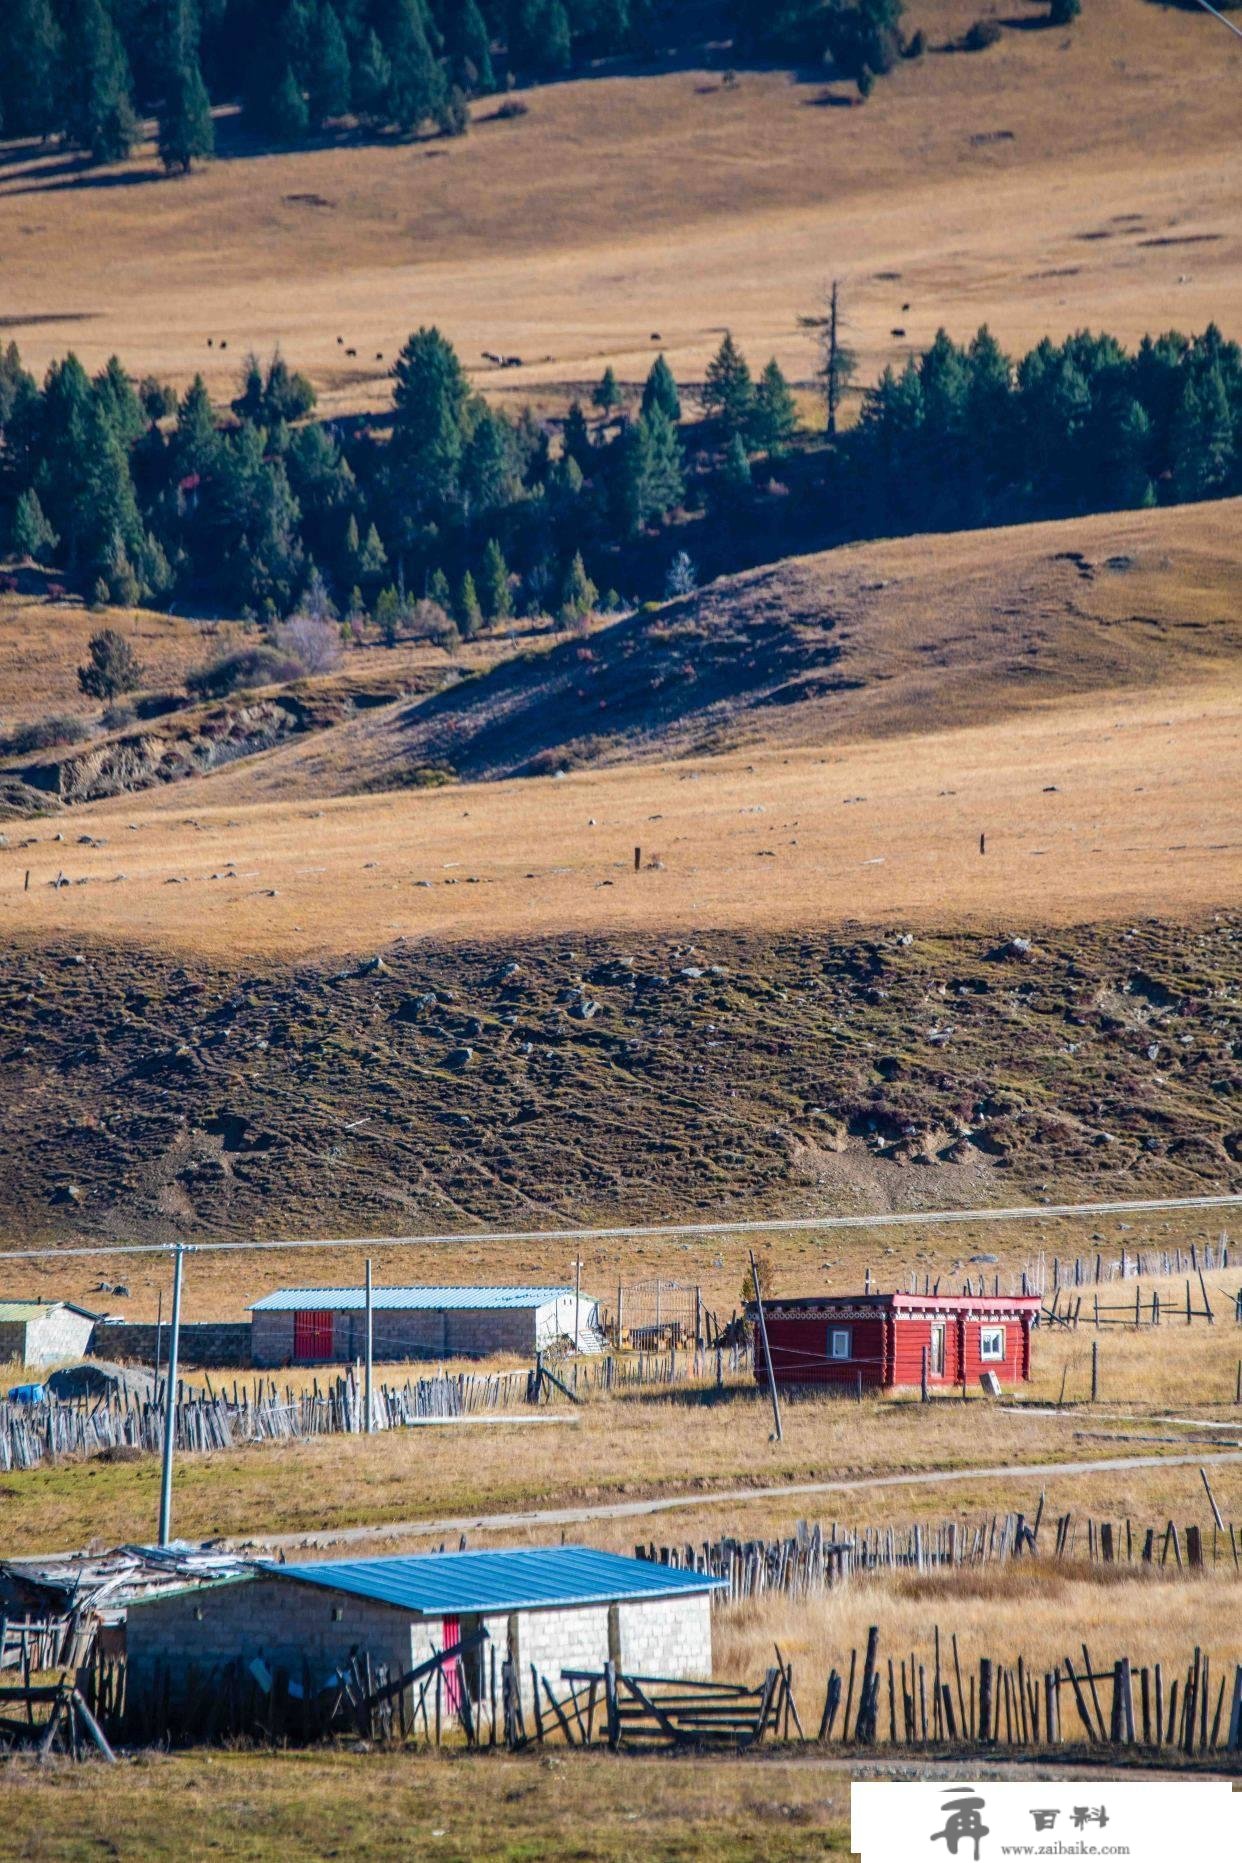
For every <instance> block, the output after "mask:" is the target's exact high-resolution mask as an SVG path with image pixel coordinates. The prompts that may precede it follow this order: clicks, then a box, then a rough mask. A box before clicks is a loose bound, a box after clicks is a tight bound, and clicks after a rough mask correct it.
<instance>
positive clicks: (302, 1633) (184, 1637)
mask: <svg viewBox="0 0 1242 1863" xmlns="http://www.w3.org/2000/svg"><path fill="white" fill-rule="evenodd" d="M335 1613H339V1616H338V1615H335ZM412 1648H413V1639H412V1637H411V1630H410V1616H409V1613H408V1611H400V1610H397V1609H396V1608H395V1607H394V1606H392V1605H388V1604H380V1603H377V1602H376V1601H374V1600H373V1599H369V1598H355V1597H350V1596H348V1595H347V1594H346V1593H344V1592H338V1591H329V1590H327V1589H326V1587H324V1586H321V1585H307V1584H298V1583H297V1582H296V1581H295V1580H291V1579H284V1578H276V1577H271V1578H262V1577H261V1578H254V1579H239V1580H238V1581H236V1582H235V1583H228V1584H223V1585H204V1586H201V1587H199V1588H198V1589H197V1590H195V1591H182V1592H175V1593H172V1594H170V1595H168V1596H166V1597H163V1598H159V1597H157V1598H153V1599H151V1600H150V1601H149V1602H146V1603H142V1604H137V1605H133V1606H131V1608H130V1610H129V1612H128V1615H127V1621H126V1629H125V1653H126V1658H127V1661H128V1665H129V1676H130V1686H131V1687H133V1688H138V1689H142V1688H143V1687H145V1686H148V1685H149V1683H150V1680H151V1678H152V1676H153V1674H154V1671H155V1668H156V1666H157V1664H159V1663H167V1664H169V1665H170V1666H171V1667H172V1669H173V1672H174V1677H175V1674H176V1671H177V1669H178V1668H184V1667H185V1666H187V1665H189V1664H193V1665H194V1667H195V1668H196V1669H197V1670H198V1672H199V1674H200V1676H201V1675H202V1673H203V1672H204V1671H205V1670H208V1669H211V1668H212V1667H214V1666H216V1665H217V1664H223V1663H227V1662H232V1661H233V1660H234V1659H236V1658H238V1657H240V1658H242V1659H243V1660H249V1658H251V1657H253V1656H261V1657H262V1658H263V1660H264V1662H265V1663H266V1664H267V1665H268V1667H269V1668H271V1669H274V1668H276V1667H279V1666H286V1667H288V1668H289V1669H290V1670H291V1671H293V1672H294V1673H296V1674H298V1675H300V1673H301V1668H302V1662H303V1659H304V1658H305V1659H306V1660H307V1661H309V1663H310V1664H311V1668H312V1673H315V1672H317V1671H319V1670H322V1671H323V1673H324V1674H325V1675H326V1674H327V1673H328V1672H329V1671H330V1670H331V1669H333V1668H334V1667H335V1666H336V1665H337V1664H338V1663H340V1662H343V1661H345V1660H347V1659H348V1657H349V1654H350V1651H351V1650H354V1649H357V1650H366V1651H369V1653H370V1655H371V1658H372V1661H373V1662H383V1663H387V1664H389V1666H390V1667H391V1668H393V1669H399V1670H400V1671H401V1672H402V1673H404V1671H405V1670H406V1669H408V1668H410V1667H411V1666H412V1660H413V1658H412ZM315 1679H316V1680H321V1679H322V1677H321V1676H320V1675H319V1674H317V1673H316V1674H315ZM174 1692H175V1683H174Z"/></svg>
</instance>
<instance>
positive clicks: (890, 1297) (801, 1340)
mask: <svg viewBox="0 0 1242 1863" xmlns="http://www.w3.org/2000/svg"><path fill="white" fill-rule="evenodd" d="M1040 1305H1041V1302H1040V1297H1039V1295H1038V1294H998V1295H995V1296H993V1295H980V1294H810V1295H807V1296H805V1297H802V1298H798V1299H793V1300H787V1299H772V1300H765V1301H764V1303H763V1313H764V1319H765V1321H766V1324H767V1333H768V1345H769V1348H770V1350H771V1354H772V1375H773V1377H774V1378H775V1380H776V1383H777V1384H778V1385H812V1386H813V1385H829V1386H831V1385H837V1386H841V1385H844V1386H845V1387H847V1388H848V1389H851V1390H853V1389H857V1388H858V1387H859V1386H860V1385H862V1386H872V1387H876V1386H878V1387H879V1388H881V1389H884V1390H891V1389H893V1388H894V1387H895V1386H900V1385H917V1384H919V1383H920V1382H921V1379H922V1375H923V1354H924V1352H926V1354H927V1381H928V1384H929V1386H931V1387H934V1388H940V1387H943V1386H946V1385H950V1386H952V1385H961V1384H962V1383H963V1382H964V1381H965V1382H967V1383H976V1382H978V1380H979V1379H980V1378H981V1377H982V1376H983V1375H984V1374H985V1373H987V1372H992V1373H994V1374H995V1376H996V1377H997V1379H998V1380H999V1381H1000V1383H1002V1384H1018V1383H1021V1382H1023V1381H1024V1380H1026V1379H1028V1378H1029V1377H1030V1375H1031V1331H1032V1328H1033V1327H1034V1325H1035V1321H1036V1317H1037V1315H1038V1313H1039V1309H1040ZM748 1312H749V1314H750V1316H751V1318H752V1319H755V1318H756V1317H757V1309H756V1307H755V1306H754V1304H753V1303H752V1304H751V1306H750V1307H749V1309H748ZM755 1379H756V1382H757V1383H759V1384H761V1385H763V1386H764V1387H765V1388H766V1387H767V1383H768V1368H767V1365H766V1363H765V1361H764V1354H763V1340H762V1338H761V1337H760V1334H759V1328H758V1326H756V1328H755Z"/></svg>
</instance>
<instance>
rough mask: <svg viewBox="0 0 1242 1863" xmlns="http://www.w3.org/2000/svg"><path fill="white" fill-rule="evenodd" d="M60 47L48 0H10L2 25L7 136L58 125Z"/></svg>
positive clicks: (0, 98)
mask: <svg viewBox="0 0 1242 1863" xmlns="http://www.w3.org/2000/svg"><path fill="white" fill-rule="evenodd" d="M64 49H65V47H64V38H63V36H62V34H61V30H60V27H59V26H58V25H57V22H56V14H55V10H54V9H53V6H52V4H51V0H13V4H12V12H11V16H10V18H9V20H8V22H7V23H6V25H5V28H4V51H5V59H6V61H7V67H8V68H7V70H0V102H3V106H4V121H5V124H6V126H7V132H8V134H9V135H10V136H29V135H35V136H49V135H51V133H52V132H53V130H56V129H58V128H60V127H61V124H62V121H63V116H62V111H63V107H64V96H63V77H64V68H63V58H64Z"/></svg>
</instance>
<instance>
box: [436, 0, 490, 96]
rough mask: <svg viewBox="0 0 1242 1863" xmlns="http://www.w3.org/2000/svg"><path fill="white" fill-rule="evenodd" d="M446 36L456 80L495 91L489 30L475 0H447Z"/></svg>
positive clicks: (463, 83) (473, 86)
mask: <svg viewBox="0 0 1242 1863" xmlns="http://www.w3.org/2000/svg"><path fill="white" fill-rule="evenodd" d="M445 39H446V42H447V46H448V53H449V57H450V58H451V59H452V61H453V75H454V77H455V78H456V79H457V82H458V83H459V84H461V85H463V86H464V88H465V89H466V90H469V91H494V90H495V88H496V74H495V72H494V70H493V69H492V52H491V34H490V33H489V32H488V30H487V23H486V21H485V20H484V18H483V15H482V13H480V11H479V8H478V6H477V4H476V0H450V4H449V7H448V16H447V19H446V21H445Z"/></svg>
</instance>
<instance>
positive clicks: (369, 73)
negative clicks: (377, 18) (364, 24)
mask: <svg viewBox="0 0 1242 1863" xmlns="http://www.w3.org/2000/svg"><path fill="white" fill-rule="evenodd" d="M391 83H392V66H391V65H390V64H389V62H388V58H387V55H386V54H385V51H384V48H383V46H382V45H381V44H380V42H379V36H378V34H377V33H375V32H368V33H367V35H366V38H365V39H364V40H363V45H362V52H361V54H360V56H359V59H358V63H357V65H356V67H355V70H354V103H355V106H356V108H357V110H358V114H359V115H360V116H361V117H363V118H365V120H366V121H367V122H368V123H374V124H379V123H387V122H388V121H389V119H390V111H389V107H388V89H389V86H390V84H391Z"/></svg>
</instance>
